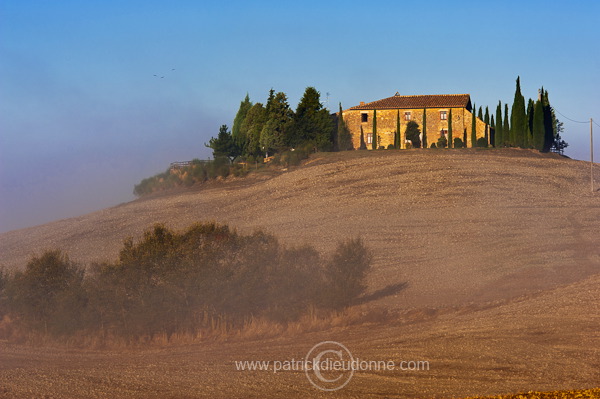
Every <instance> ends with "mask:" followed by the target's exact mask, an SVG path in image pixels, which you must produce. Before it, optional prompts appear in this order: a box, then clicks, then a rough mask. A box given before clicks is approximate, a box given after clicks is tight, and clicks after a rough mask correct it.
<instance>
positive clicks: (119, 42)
mask: <svg viewBox="0 0 600 399" xmlns="http://www.w3.org/2000/svg"><path fill="white" fill-rule="evenodd" d="M513 6H515V7H518V8H520V9H521V10H520V12H519V13H517V14H516V15H515V13H513V12H512V11H511V10H512V8H513V7H512V6H506V7H505V6H499V5H495V4H486V5H481V4H478V5H477V7H473V6H471V5H469V4H463V5H457V6H455V7H452V8H450V9H448V8H447V7H444V6H442V5H440V6H439V7H436V5H435V4H431V5H430V4H422V5H414V8H413V9H412V11H411V13H412V14H411V15H428V19H427V23H423V22H422V20H421V19H420V18H412V17H411V16H409V15H406V13H405V12H404V11H405V10H404V8H402V7H400V6H399V5H386V6H383V5H382V6H381V8H379V6H377V7H375V8H373V10H372V12H373V13H374V14H377V15H378V17H377V18H363V14H362V11H361V9H362V7H361V6H360V5H359V4H353V3H352V2H350V3H346V4H343V5H342V4H335V3H328V4H322V3H315V2H313V3H310V2H309V3H303V4H298V5H289V4H286V5H284V4H272V3H271V2H259V3H251V4H250V3H238V2H234V3H228V4H220V3H219V4H217V3H214V4H201V5H194V4H189V3H182V4H177V5H167V4H166V3H165V4H161V3H158V2H150V3H144V4H139V3H136V2H134V3H128V4H122V3H118V2H111V1H109V2H95V1H91V2H86V3H85V4H83V3H82V4H50V3H49V4H37V3H36V4H35V5H33V3H31V2H28V1H23V2H10V1H9V2H4V3H3V4H2V5H0V12H1V13H2V15H3V21H4V23H3V24H1V26H0V56H1V58H2V62H1V63H0V80H1V81H2V90H0V113H1V114H2V121H1V122H0V231H9V230H12V229H18V228H22V227H26V226H32V225H35V224H40V223H45V222H48V221H51V220H57V219H60V218H64V217H69V216H76V215H80V214H83V213H86V212H89V211H92V210H97V209H101V208H104V207H106V206H113V205H117V204H119V203H122V202H125V201H129V200H131V199H133V196H132V195H131V192H132V190H133V185H134V184H136V183H137V182H139V181H140V180H141V179H142V178H144V177H148V176H151V175H154V174H156V173H159V172H162V171H164V170H165V169H166V168H167V167H168V164H169V163H170V162H173V161H186V160H191V159H193V158H202V159H204V158H208V157H209V156H210V151H208V149H206V148H205V147H204V143H206V142H208V140H209V139H210V137H212V136H215V135H216V134H217V132H218V129H219V126H220V125H222V124H228V125H230V126H231V123H232V121H233V118H234V116H235V112H236V111H237V107H238V105H239V102H240V101H241V100H242V99H243V98H244V96H245V95H246V93H248V94H249V95H250V98H251V100H252V101H253V102H263V103H264V102H265V101H266V98H267V95H268V90H269V88H271V87H272V88H274V89H275V90H277V91H279V90H281V91H284V92H286V93H287V94H288V96H289V99H290V103H291V104H296V103H297V101H298V99H299V98H300V96H301V94H302V92H303V91H304V89H305V88H306V87H307V86H314V87H316V88H317V89H318V90H319V91H320V92H321V95H322V100H323V102H324V103H325V106H327V107H328V108H329V109H330V110H332V111H336V110H337V105H338V103H339V102H341V103H342V104H343V106H344V107H350V106H354V105H357V104H358V103H359V102H360V101H367V102H368V101H373V100H376V99H379V98H384V97H387V96H390V95H393V93H395V92H396V91H399V92H400V93H401V94H443V93H469V94H471V97H472V98H473V100H474V101H475V102H476V103H477V105H484V106H489V107H490V108H491V109H493V107H495V105H496V104H497V102H498V100H501V101H502V102H503V103H506V102H510V101H512V93H513V88H514V86H513V84H514V79H515V77H516V76H517V75H520V76H521V78H522V82H523V85H524V86H523V93H524V95H525V96H526V98H529V97H532V98H535V97H536V95H537V89H539V88H540V87H541V86H544V87H545V88H546V89H547V90H549V93H550V99H551V101H552V104H553V105H554V106H555V107H556V109H557V110H558V111H560V112H561V113H563V114H565V115H566V116H567V117H569V118H571V119H574V120H578V121H589V118H590V117H597V118H598V120H600V115H597V110H598V109H600V104H599V103H598V96H597V95H596V89H595V85H594V84H593V82H594V81H595V80H597V74H596V66H597V65H598V63H599V62H600V61H599V59H598V57H599V56H598V54H596V53H594V52H591V53H589V52H588V51H587V50H588V49H589V48H593V47H594V46H595V42H596V40H595V39H596V38H597V34H596V33H595V32H594V31H593V30H590V28H589V27H590V26H594V24H595V20H593V17H594V16H595V15H597V13H598V11H599V10H598V4H596V3H595V2H592V1H584V2H579V3H577V4H571V5H570V6H569V7H568V8H566V9H565V7H563V6H561V5H560V4H559V3H557V4H546V3H540V2H533V3H530V4H527V5H523V4H517V3H514V4H513ZM384 10H385V11H384ZM358 20H360V21H361V23H360V24H359V25H356V24H354V23H352V22H350V21H358ZM481 20H486V21H488V22H487V23H486V24H479V23H476V22H475V21H481ZM448 21H461V22H460V23H458V24H456V25H454V28H453V40H452V42H449V43H448V44H447V45H446V44H440V42H439V38H440V37H444V36H445V35H447V26H448V23H449V22H448ZM531 21H540V23H539V24H540V25H543V26H552V27H553V28H551V29H545V34H544V35H543V37H541V38H539V40H534V39H532V40H531V41H529V40H522V38H524V37H531V38H533V37H536V34H537V33H538V24H537V23H531ZM558 26H559V27H560V28H558ZM489 27H502V28H501V29H500V28H498V29H489ZM554 27H557V28H556V29H555V28H554ZM273 32H277V34H274V33H273ZM381 37H386V38H387V37H398V38H399V39H398V41H397V42H392V43H388V40H379V38H381ZM209 38H210V39H209ZM405 42H410V43H413V44H414V46H411V54H405V52H404V50H403V49H404V48H405V44H404V43H405ZM457 46H458V47H461V49H462V50H461V51H456V47H457ZM432 49H435V51H432ZM559 49H560V51H559ZM358 54H359V56H358ZM382 54H385V60H386V61H385V62H377V61H376V60H379V59H380V58H381V55H382ZM549 60H551V61H549ZM374 61H375V62H374ZM155 75H156V76H155ZM327 93H329V95H327ZM559 118H560V119H561V120H563V121H564V122H565V123H566V125H565V128H566V129H565V134H563V137H564V138H565V140H566V141H567V142H569V144H570V147H569V148H568V149H567V155H569V156H571V157H573V158H575V159H589V149H588V142H589V126H588V125H585V124H578V123H571V122H569V121H567V120H566V119H565V118H562V117H561V116H559ZM598 146H600V140H596V151H598V149H599V148H600V147H598Z"/></svg>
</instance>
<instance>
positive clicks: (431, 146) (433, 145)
mask: <svg viewBox="0 0 600 399" xmlns="http://www.w3.org/2000/svg"><path fill="white" fill-rule="evenodd" d="M429 148H437V145H435V143H431V145H430V146H429Z"/></svg>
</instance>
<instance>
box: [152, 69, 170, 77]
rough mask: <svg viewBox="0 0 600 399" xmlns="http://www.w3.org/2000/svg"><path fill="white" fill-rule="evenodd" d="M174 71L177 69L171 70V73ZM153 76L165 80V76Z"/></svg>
mask: <svg viewBox="0 0 600 399" xmlns="http://www.w3.org/2000/svg"><path fill="white" fill-rule="evenodd" d="M174 70H175V68H172V69H171V71H174ZM153 76H154V77H156V78H160V79H164V78H165V76H164V75H161V76H159V75H156V74H154V75H153Z"/></svg>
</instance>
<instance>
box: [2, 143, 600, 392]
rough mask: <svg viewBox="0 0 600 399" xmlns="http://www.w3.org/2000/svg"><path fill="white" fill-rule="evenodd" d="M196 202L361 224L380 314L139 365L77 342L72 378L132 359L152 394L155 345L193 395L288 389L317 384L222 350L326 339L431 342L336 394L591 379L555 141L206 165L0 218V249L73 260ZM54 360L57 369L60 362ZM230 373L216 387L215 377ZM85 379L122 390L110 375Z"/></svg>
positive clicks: (578, 269)
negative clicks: (78, 208)
mask: <svg viewBox="0 0 600 399" xmlns="http://www.w3.org/2000/svg"><path fill="white" fill-rule="evenodd" d="M598 172H600V170H598ZM198 220H216V221H218V222H222V223H227V224H229V225H230V226H232V227H236V228H237V229H238V230H240V231H242V232H252V231H253V230H254V229H257V228H260V229H264V230H266V231H268V232H271V233H273V234H275V235H276V236H277V237H279V238H280V239H281V240H282V241H283V242H285V243H287V244H290V245H300V244H303V243H309V244H312V245H314V246H315V247H317V248H318V249H320V250H322V251H327V250H330V249H331V245H330V244H331V242H335V241H336V240H339V239H345V238H352V237H356V236H360V237H362V238H363V240H364V241H365V243H366V244H367V245H368V246H369V247H370V248H372V250H373V252H374V263H373V272H372V273H371V275H370V276H369V293H371V294H373V295H371V297H370V299H371V300H370V301H368V302H367V303H366V304H365V305H364V306H366V309H367V310H366V311H367V312H371V311H373V312H374V313H377V314H386V315H387V316H385V317H384V316H382V318H381V320H380V321H379V322H377V321H375V322H373V324H365V325H362V324H361V325H358V326H352V327H346V328H338V329H334V330H332V331H319V332H314V333H310V334H303V335H301V336H300V337H293V338H286V337H282V338H279V339H267V340H258V341H255V342H253V343H252V344H248V343H235V342H234V343H230V344H223V345H212V346H211V345H209V346H208V347H198V346H190V347H182V348H179V349H177V350H176V351H174V352H168V353H167V352H160V353H154V352H148V353H145V354H144V355H143V359H142V360H139V359H138V360H139V361H138V362H137V363H135V365H134V363H131V362H132V361H133V360H128V359H125V358H118V359H113V358H110V359H107V358H104V357H102V358H99V359H96V358H94V356H95V355H93V354H89V355H86V354H85V352H84V354H81V353H80V354H79V355H77V356H83V358H85V359H90V360H89V362H91V363H93V361H92V360H91V359H96V360H98V361H99V362H100V364H101V365H102V364H104V365H106V366H107V367H106V369H104V368H103V367H102V366H94V367H91V366H90V365H89V364H88V363H87V362H88V360H77V361H76V362H75V363H74V364H73V366H72V367H73V368H74V369H76V370H77V371H73V374H72V375H71V377H70V378H74V379H76V380H78V381H79V382H81V383H82V384H83V385H82V386H86V384H88V385H87V386H90V385H89V384H91V383H90V382H89V381H87V380H86V378H87V377H86V376H89V375H91V374H95V373H100V375H101V376H109V375H110V378H117V379H119V378H121V379H123V378H125V376H121V377H116V375H115V374H114V372H112V371H110V370H108V368H111V370H112V369H114V370H121V371H123V370H126V371H127V370H129V371H131V368H132V367H139V368H140V370H141V371H140V374H139V375H137V377H136V376H130V377H131V378H132V379H133V382H132V383H131V384H138V385H136V386H138V388H136V390H135V393H134V394H132V392H129V391H126V392H127V393H126V394H127V395H130V394H131V396H136V397H148V395H149V392H154V393H156V392H157V391H156V389H158V387H159V386H162V385H161V383H159V382H155V381H154V380H153V379H152V378H153V377H151V375H152V373H150V369H149V367H150V365H151V364H154V363H163V364H169V365H170V367H173V368H175V369H177V370H178V371H177V373H178V374H177V377H176V379H177V381H178V383H179V384H181V386H185V387H186V388H185V390H184V391H185V392H187V393H188V394H190V395H193V394H194V393H193V392H198V391H195V389H204V391H202V392H203V394H204V395H207V396H215V397H227V396H229V397H231V396H240V395H241V396H252V395H254V394H256V393H257V392H263V391H258V390H263V389H266V390H268V391H267V392H266V393H265V394H264V396H265V397H267V396H273V397H288V398H289V397H294V396H298V397H300V396H306V395H310V394H314V393H315V391H311V389H312V388H311V387H310V386H309V385H308V384H307V383H306V381H305V379H304V378H305V377H304V375H296V374H285V375H282V376H277V377H274V376H273V375H272V374H268V373H264V374H256V373H255V374H244V375H241V374H239V373H238V374H235V377H236V378H237V379H239V381H240V382H239V383H237V384H235V383H233V379H232V377H231V375H232V374H231V373H232V369H231V364H232V362H233V361H234V360H240V359H242V360H244V359H253V358H255V357H258V358H264V357H267V358H270V359H276V358H286V357H288V356H289V357H291V356H292V355H294V354H296V355H298V356H299V355H302V354H304V353H305V352H306V351H307V350H308V349H309V348H310V347H311V346H312V345H314V344H315V343H317V342H319V341H321V340H324V339H334V340H338V341H340V342H344V343H345V344H346V345H347V346H349V347H351V348H352V350H353V352H356V353H358V354H359V355H360V357H361V358H375V359H379V358H383V359H387V358H390V357H393V358H397V357H400V356H402V357H405V358H406V357H409V358H411V357H412V358H426V359H430V360H431V362H432V364H434V365H435V367H433V368H432V371H431V372H430V373H428V374H418V373H416V374H415V373H413V374H409V375H400V374H398V375H396V374H394V375H392V376H388V375H383V374H377V373H376V374H364V375H362V376H360V377H355V378H357V379H356V381H353V382H352V383H351V384H350V385H349V386H348V388H347V389H345V390H342V391H338V396H340V397H342V396H344V395H355V396H358V395H360V396H364V397H370V396H369V395H367V394H366V392H368V391H369V389H374V388H375V387H377V389H378V390H379V391H380V392H381V390H384V391H385V392H382V393H383V394H387V395H395V396H398V397H415V396H417V397H431V396H434V395H435V396H445V397H449V396H452V395H462V396H466V395H476V394H481V395H482V394H498V393H507V392H517V391H527V390H530V389H535V390H555V389H575V388H590V387H592V385H594V384H597V381H598V376H599V375H598V369H599V367H600V364H598V359H599V358H600V356H599V355H600V353H599V350H598V348H600V336H598V333H597V326H598V323H599V322H600V311H599V309H598V306H597V303H598V302H599V301H600V252H599V250H598V248H600V236H598V235H597V221H598V220H600V196H599V194H598V193H594V194H593V193H591V192H590V187H589V164H587V163H584V162H581V161H574V160H569V159H565V158H562V157H559V156H556V155H552V154H540V153H538V152H535V151H529V150H517V149H501V150H486V149H482V150H476V149H472V150H471V149H469V150H453V151H443V150H440V151H436V150H428V151H423V150H406V151H377V152H367V151H353V152H346V153H325V154H315V155H313V156H312V157H311V158H310V159H309V160H308V161H306V162H305V163H304V165H303V166H302V167H299V168H296V169H290V170H287V171H283V172H281V173H273V174H270V175H265V174H260V173H257V174H254V175H250V176H249V177H247V178H245V179H230V180H225V181H222V182H212V183H210V184H206V185H203V186H201V187H193V188H190V189H186V190H180V191H177V192H173V193H167V194H162V195H157V196H153V197H148V198H142V199H139V200H136V201H132V202H130V203H127V204H122V205H120V206H117V207H114V208H109V209H105V210H102V211H99V212H94V213H91V214H88V215H84V216H80V217H77V218H72V219H66V220H61V221H57V222H53V223H49V224H46V225H42V226H37V227H33V228H29V229H23V230H17V231H12V232H8V233H4V234H2V235H0V253H1V254H2V256H1V258H0V263H1V264H2V265H4V266H5V267H7V268H9V269H12V268H18V267H23V266H24V264H25V262H26V261H27V259H28V257H29V256H30V254H32V253H39V252H41V250H42V249H44V248H62V249H64V250H65V251H67V252H68V253H69V254H70V256H71V257H72V258H73V259H74V260H77V261H80V262H84V263H88V262H92V261H99V260H103V259H106V260H111V259H115V258H116V256H117V251H118V249H119V248H120V247H121V244H122V240H123V238H124V237H125V236H134V237H138V236H140V235H141V233H142V232H143V231H144V230H145V229H147V228H148V227H149V226H151V225H152V224H153V223H155V222H164V223H165V224H167V225H168V226H170V227H174V228H183V227H186V226H188V225H189V224H190V223H192V222H194V221H198ZM390 287H398V288H397V289H389V288H390ZM386 288H388V290H387V291H386ZM375 310H376V312H375ZM9 349H10V350H8V352H7V353H13V354H14V356H12V355H11V357H10V360H9V361H8V362H7V363H6V364H7V366H5V367H6V369H5V371H4V372H6V373H8V374H7V375H9V376H11V378H14V379H15V380H14V381H17V382H15V384H17V385H15V386H18V381H20V380H19V378H25V377H23V376H21V377H19V376H17V375H16V374H14V373H13V372H12V371H11V369H10V365H11V364H12V365H14V366H15V367H16V366H19V365H20V364H21V363H19V360H18V359H20V358H21V357H22V356H24V355H23V354H22V352H20V351H22V350H21V349H18V348H15V347H10V348H9ZM23 351H24V350H23ZM60 356H62V355H61V354H60V353H57V352H48V353H44V354H43V356H41V357H40V360H39V361H40V364H42V365H43V364H47V365H49V364H52V362H55V361H56V359H57V358H58V357H60ZM86 356H88V357H87V358H86ZM140 356H141V355H140ZM192 359H195V360H193V361H192ZM113 362H114V363H113ZM139 362H141V363H139ZM91 363H90V364H91ZM109 363H110V367H109ZM208 365H213V366H214V369H211V368H210V367H209V368H208V369H206V367H208ZM40 367H45V366H40ZM90 367H91V368H90ZM97 367H100V369H101V370H100V371H99V370H98V369H97ZM211 367H212V366H211ZM32 370H33V371H31V372H32V373H33V374H32V375H36V373H38V371H35V369H32ZM206 370H209V371H206ZM0 371H2V369H0ZM129 371H128V372H129ZM39 372H41V371H39ZM11 373H12V374H11ZM53 373H54V374H55V377H56V378H61V375H62V374H60V373H61V372H60V371H55V372H53ZM186 373H187V374H186ZM184 375H193V376H195V377H194V380H193V381H191V380H190V379H188V378H187V377H185V376H184ZM98 378H105V377H98ZM106 378H109V377H106ZM127 378H129V377H127ZM228 380H229V381H231V384H227V387H225V386H224V385H223V383H222V381H228ZM211 381H212V383H214V387H212V385H211ZM382 382H385V384H382ZM123 384H125V382H123ZM130 386H133V385H130ZM209 386H211V387H212V388H208V387H209ZM290 387H293V388H290ZM369 387H371V388H369ZM81 389H84V388H81ZM94 389H103V391H102V392H105V393H106V392H109V393H111V395H117V396H118V395H125V394H124V393H123V392H121V391H119V389H120V388H116V387H115V388H112V387H110V386H107V387H105V388H95V387H94ZM164 389H166V388H164ZM0 392H1V391H0ZM82 392H83V391H82ZM161 392H167V393H169V392H171V391H168V390H167V391H161ZM173 392H179V393H181V392H183V391H173ZM150 396H153V395H150ZM154 396H160V395H156V394H155V395H154Z"/></svg>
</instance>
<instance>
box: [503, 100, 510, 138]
mask: <svg viewBox="0 0 600 399" xmlns="http://www.w3.org/2000/svg"><path fill="white" fill-rule="evenodd" d="M509 118H510V116H509V115H508V104H504V126H502V139H503V140H504V145H507V144H508V143H509V140H510V138H509V135H510V119H509Z"/></svg>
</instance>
